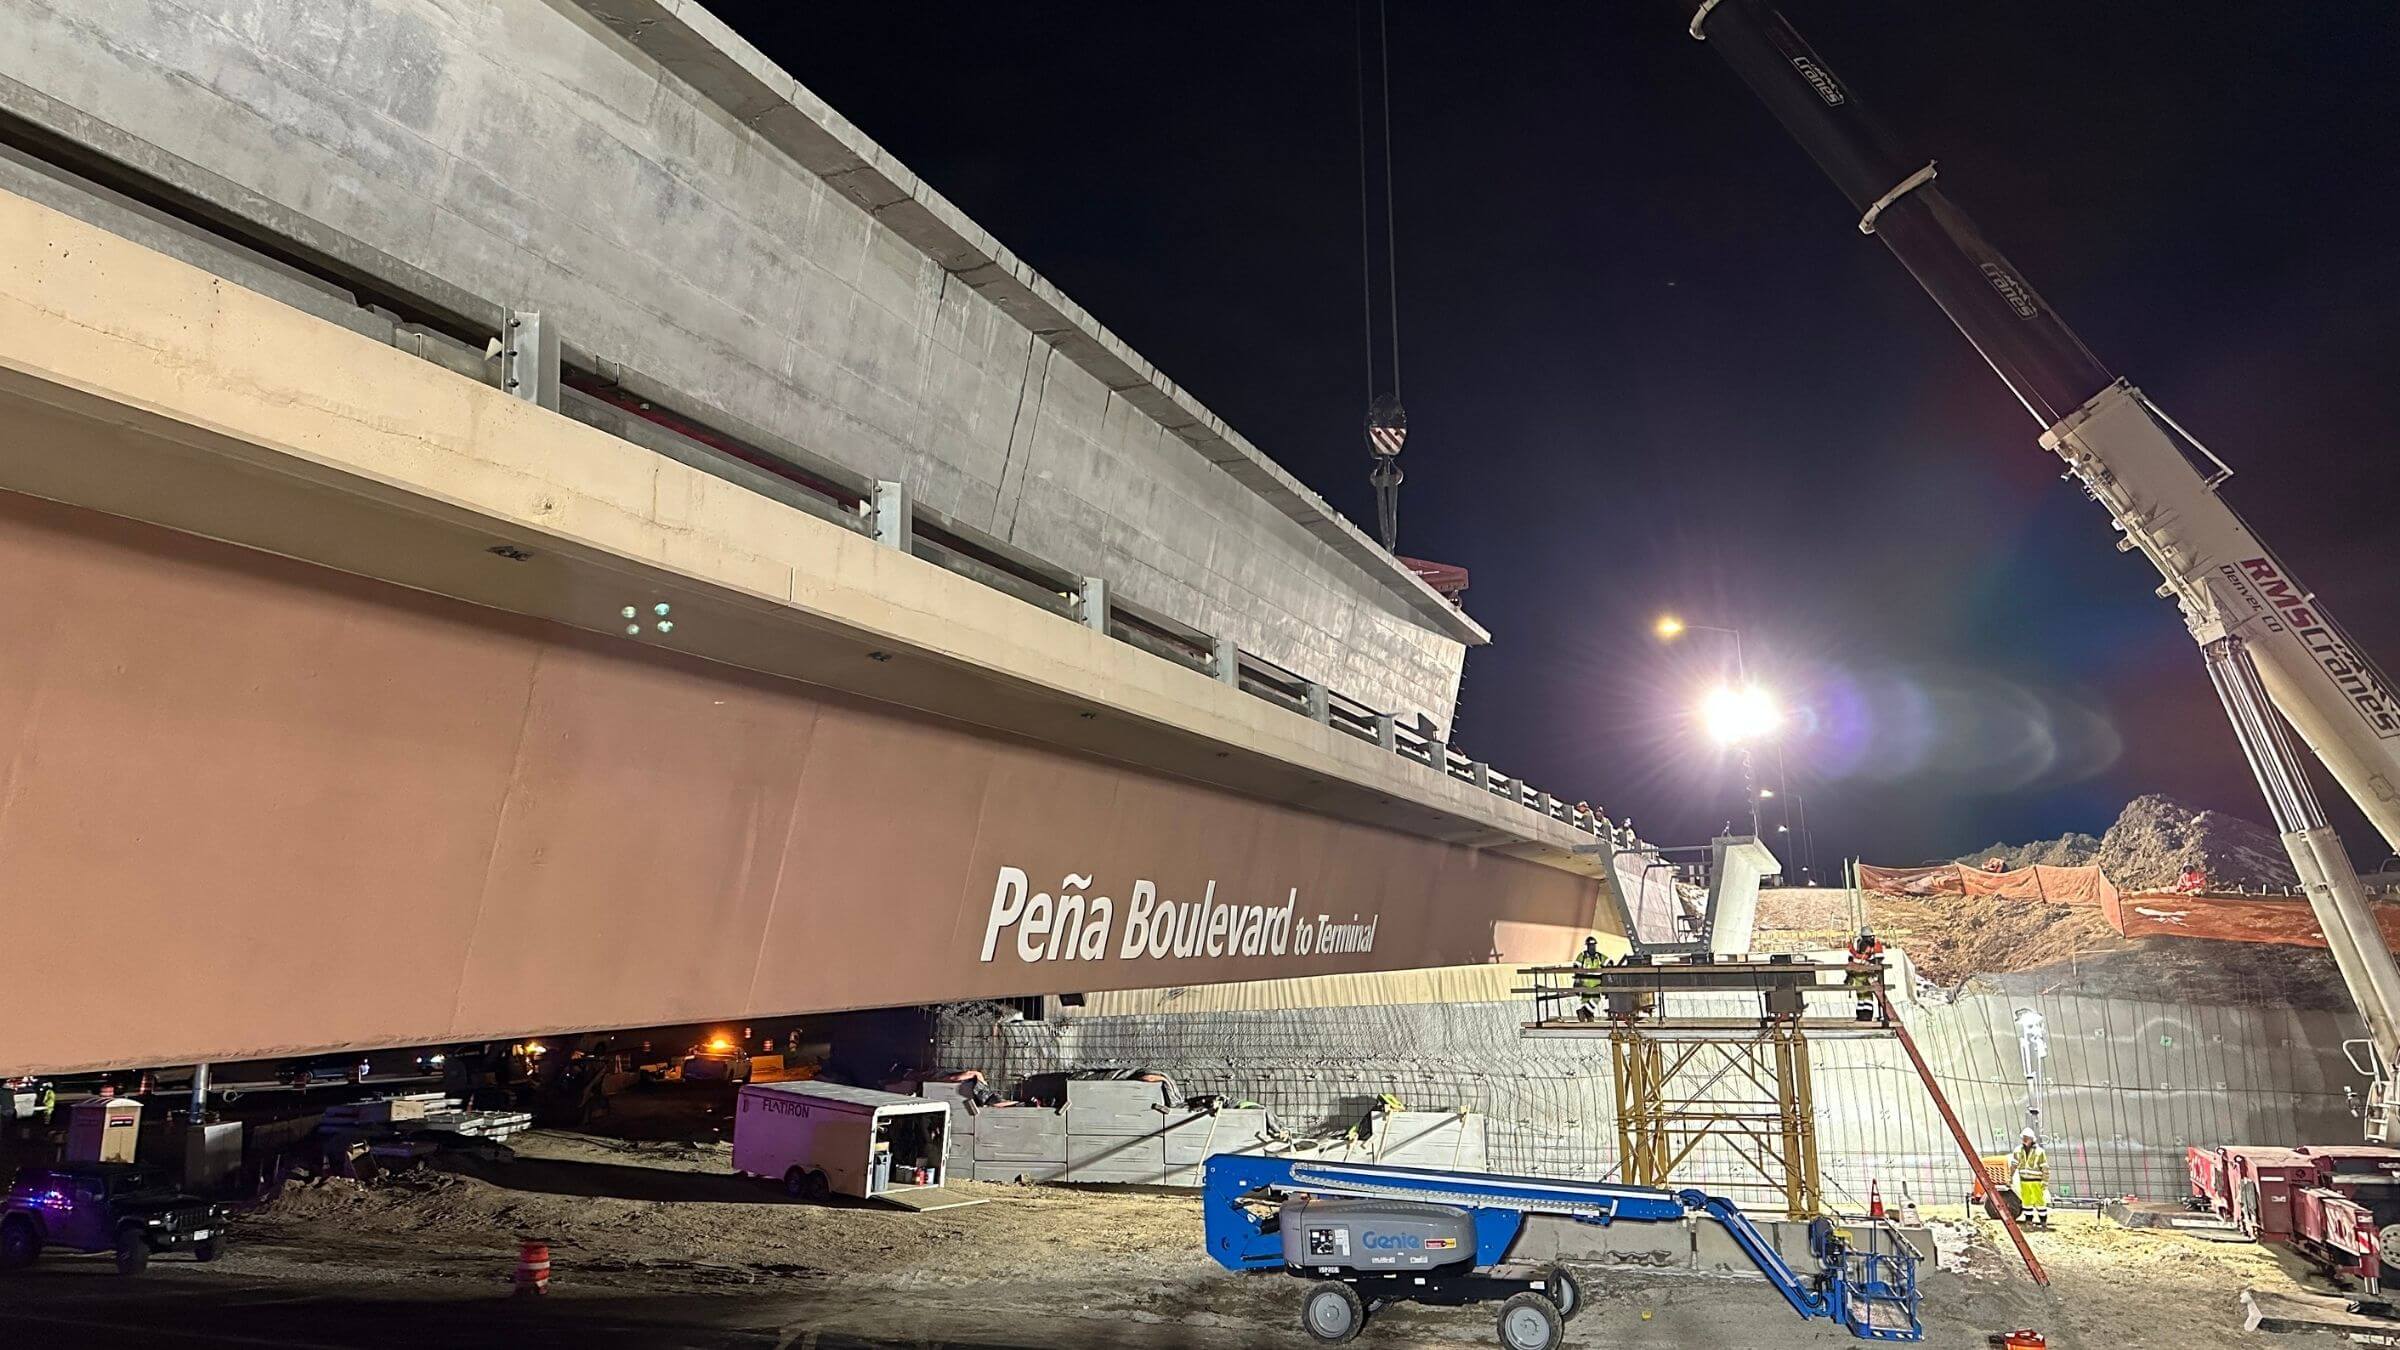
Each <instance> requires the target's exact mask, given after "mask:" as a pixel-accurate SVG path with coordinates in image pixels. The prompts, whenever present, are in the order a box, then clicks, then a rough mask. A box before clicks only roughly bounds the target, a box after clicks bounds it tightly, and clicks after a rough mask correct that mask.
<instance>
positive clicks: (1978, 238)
mask: <svg viewBox="0 0 2400 1350" xmlns="http://www.w3.org/2000/svg"><path fill="white" fill-rule="evenodd" d="M1683 3H1684V5H1685V11H1686V13H1687V14H1688V15H1689V17H1690V33H1691V35H1692V36H1693V37H1695V38H1699V39H1701V40H1703V41H1706V42H1707V43H1708V44H1709V45H1710V46H1711V47H1713V48H1715V49H1717V51H1718V52H1719V54H1720V55H1722V56H1723V57H1724V58H1725V60H1726V62H1727V63H1728V64H1729V65H1731V66H1732V67H1733V69H1734V72H1735V73H1736V74H1737V75H1739V76H1740V77H1741V78H1742V81H1743V82H1744V83H1745V84H1747V85H1748V86H1749V87H1750V88H1751V90H1752V92H1754V93H1756V94H1757V95H1758V96H1759V98H1760V100H1761V101H1762V102H1764V103H1765V104H1766V105H1767V108H1768V110H1769V111H1770V112H1772V113H1773V114H1774V115H1775V117H1776V120H1778V121H1780V122H1781V123H1783V125H1784V127H1785V129H1786V130H1788V131H1790V132H1791V133H1792V135H1793V137H1794V138H1795V139H1797V140H1798V141H1799V142H1800V143H1801V145H1802V146H1803V148H1805V149H1806V150H1808V152H1809V153H1810V155H1811V156H1812V157H1814V158H1815V159H1816V161H1817V163H1818V165H1819V166H1820V167H1821V168H1823V169H1824V170H1825V171H1826V173H1827V174H1828V175H1829V176H1830V177H1832V178H1833V180H1834V182H1835V184H1836V186H1838V187H1840V188H1841V189H1842V191H1843V193H1844V194H1845V195H1846V196H1848V197H1849V198H1850V201H1851V203H1852V205H1853V206H1855V207H1856V208H1857V209H1858V210H1859V211H1860V212H1861V215H1860V217H1859V221H1858V228H1859V230H1860V232H1861V233H1865V234H1871V235H1875V236H1877V237H1878V238H1880V239H1881V240H1882V241H1883V242H1884V244H1885V245H1886V246H1888V247H1889V248H1890V249H1891V251H1892V253H1893V254H1894V256H1896V257H1897V258H1899V260H1900V262H1901V263H1902V264H1903V265H1904V266H1906V267H1907V268H1908V270H1909V272H1910V273H1911V274H1912V275H1913V276H1915V277H1916V279H1917V281H1918V283H1919V284H1920V285H1922V286H1923V287H1924V288H1925V290H1926V292H1927V293H1928V294H1930V295H1931V296H1932V297H1933V299H1934V301H1935V303H1937V304H1939V305H1940V306H1941V307H1942V309H1943V311H1944V312H1945V313H1947V314H1948V315H1949V316H1950V319H1951V321H1952V322H1953V323H1955V324H1957V325H1958V328H1959V331H1961V332H1962V333H1964V334H1965V335H1966V336H1967V338H1968V340H1969V341H1971V342H1973V343H1974V344H1975V346H1976V348H1977V350H1979V351H1980V352H1982V354H1983V356H1984V359H1985V360H1987V361H1989V362H1990V363H1991V366H1992V369H1993V370H1994V371H1995V372H1996V373H1998V374H1999V376H2000V377H2001V379H2002V380H2003V381H2004V382H2005V383H2006V384H2007V385H2008V386H2009V388H2010V390H2011V391H2012V392H2014V393H2015V394H2016V395H2017V397H2018V399H2019V400H2020V401H2021V402H2023V403H2024V405H2025V407H2026V409H2027V411H2029V412H2031V413H2032V414H2033V416H2034V418H2035V420H2036V421H2037V422H2039V423H2040V424H2041V426H2042V428H2043V430H2042V436H2041V443H2042V445H2043V446H2044V447H2045V448H2047V449H2049V450H2051V451H2052V452H2054V453H2055V454H2057V455H2058V456H2059V457H2060V459H2062V460H2063V461H2065V463H2066V466H2067V472H2068V474H2069V475H2071V476H2072V477H2074V478H2075V479H2076V480H2077V481H2079V482H2080V483H2081V484H2082V485H2083V487H2084V490H2085V492H2086V493H2087V494H2088V495H2089V496H2090V497H2091V498H2092V499H2093V500H2094V501H2097V502H2098V503H2100V505H2101V506H2103V507H2104V508H2106V509H2107V511H2108V513H2109V518H2110V521H2111V523H2112V524H2113V525H2114V526H2115V528H2116V529H2117V530H2118V531H2119V532H2120V533H2121V534H2122V536H2123V538H2121V539H2120V540H2119V541H2118V545H2117V546H2118V548H2120V549H2122V550H2124V551H2127V552H2138V553H2140V554H2141V555H2142V556H2143V557H2145V558H2147V559H2149V560H2150V563H2151V565H2152V566H2154V567H2156V568H2157V569H2158V572H2159V574H2160V576H2161V577H2162V578H2163V580H2162V581H2161V583H2160V585H2159V587H2158V594H2159V595H2160V596H2161V597H2162V598H2167V599H2172V600H2174V601H2175V602H2176V604H2177V606H2178V607H2179V608H2180V609H2181V610H2182V612H2183V619H2184V624H2185V626H2186V627H2187V628H2189V629H2190V630H2191V634H2192V638H2193V640H2194V641H2195V642H2197V643H2198V644H2199V646H2200V649H2201V652H2202V654H2203V655H2204V657H2205V658H2206V660H2207V664H2208V670H2209V677H2210V679H2211V680H2212V681H2213V682H2214V683H2215V685H2216V687H2217V693H2218V696H2219V698H2220V700H2221V701H2222V702H2223V703H2224V705H2225V711H2226V715H2227V717H2228V718H2229V719H2230V720H2231V721H2232V723H2233V727H2234V733H2235V736H2236V737H2237V739H2239V741H2240V742H2241V746H2242V752H2243V754H2244V755H2245V756H2247V757H2248V759H2249V761H2250V766H2251V769H2252V771H2253V773H2254V774H2255V775H2256V777H2257V779H2258V783H2259V788H2260V790H2261V791H2262V792H2263V793H2264V794H2265V795H2266V798H2267V803H2268V805H2269V807H2270V808H2271V809H2272V810H2273V812H2274V816H2275V824H2276V829H2277V830H2278V831H2279V832H2280V833H2281V835H2282V837H2283V844H2284V848H2285V850H2286V851H2287V852H2288V853H2289V854H2290V855H2291V859H2292V865H2293V867H2294V869H2295V870H2296V871H2297V872H2298V873H2299V876H2300V880H2301V884H2302V888H2303V889H2304V890H2305V891H2306V893H2307V896H2308V901H2309V905H2310V907H2311V909H2312V910H2313V912H2314V913H2315V916H2316V919H2317V922H2318V926H2319V927H2320V928H2321V929H2322V930H2323V931H2324V934H2325V940H2326V945H2327V946H2328V947H2329V948H2330V949H2331V950H2332V953H2333V958H2334V962H2335V964H2336V965H2337V966H2338V967H2339V968H2340V970H2341V974H2342V979H2343V981H2344V983H2345V984H2346V985H2347V986H2348V988H2349V992H2350V995H2351V997H2352V999H2353V1000H2354V1001H2355V1002H2356V1003H2357V1005H2358V1009H2359V1013H2360V1016H2361V1017H2362V1018H2363V1019H2364V1020H2365V1021H2366V1024H2367V1030H2368V1041H2367V1042H2365V1043H2359V1044H2355V1045H2354V1047H2352V1049H2353V1053H2352V1056H2351V1058H2352V1061H2353V1063H2355V1064H2357V1065H2358V1067H2359V1069H2360V1070H2361V1071H2362V1072H2365V1073H2367V1074H2369V1075H2370V1076H2371V1077H2372V1079H2373V1087H2372V1089H2371V1091H2370V1093H2369V1097H2368V1106H2367V1110H2366V1112H2365V1118H2366V1132H2367V1136H2368V1138H2370V1139H2371V1140H2374V1141H2375V1142H2378V1143H2391V1142H2395V1140H2400V1119H2396V1118H2395V1114H2396V1112H2395V1109H2394V1108H2395V1106H2400V1103H2393V1104H2387V1101H2386V1099H2387V1097H2390V1096H2393V1095H2394V1093H2393V1092H2392V1084H2393V1082H2394V1081H2395V1075H2396V1074H2400V964H2395V963H2394V961H2393V959H2392V954H2391V950H2390V947H2389V946H2388V945H2387V943H2386V942H2385V940H2384V937H2383V934H2382V931H2381V930H2380V928H2379V927H2378V926H2377V924H2376V920H2375V914H2374V911H2373V909H2372V908H2371V907H2370V906H2369V904H2368V903H2367V898H2366V895H2365V892H2364V890H2363V888H2362V887H2361V886H2360V884H2359V880H2358V875H2357V872H2356V871H2355V870H2354V869H2353V868H2352V866H2351V864H2350V858H2349V855H2348V854H2347V853H2346V852H2345V851H2344V850H2343V848H2342V844H2341V841H2340V839H2339V838H2337V837H2336V836H2335V834H2334V832H2333V830H2332V828H2331V827H2330V826H2329V825H2328V824H2327V823H2326V820H2325V815H2324V811H2323V809H2322V808H2321V807H2320V806H2319V805H2318V802H2317V799H2316V794H2315V792H2314V790H2313V789H2312V788H2311V787H2310V785H2309V780H2308V774H2307V770H2306V768H2305V766H2304V765H2303V764H2302V762H2301V760H2300V758H2299V756H2297V755H2296V754H2295V753H2293V750H2292V748H2291V742H2290V739H2289V737H2288V736H2287V735H2286V734H2285V728H2286V726H2287V725H2288V726H2289V728H2290V729H2291V730H2293V731H2297V732H2298V733H2299V735H2300V739H2301V740H2302V742H2304V743H2305V744H2306V745H2307V746H2308V747H2309V749H2310V750H2312V751H2313V752H2315V754H2316V756H2317V758H2318V760H2319V761H2320V762H2322V763H2323V764H2324V765H2325V768H2326V770H2327V772H2328V773H2330V774H2331V775H2332V776H2333V779H2334V781H2335V782H2336V783H2337V784H2339V785H2340V787H2341V789H2342V790H2343V791H2344V792H2345V793H2347V794H2348V795H2349V796H2350V799H2351V800H2352V801H2354V802H2356V803H2357V804H2358V807H2359V809H2360V810H2361V811H2363V812H2365V814H2366V816H2367V819H2368V820H2369V821H2370V822H2372V823H2373V825H2374V827H2375V829H2376V830H2377V831H2378V832H2379V833H2381V834H2382V836H2383V838H2384V840H2385V842H2386V843H2387V844H2388V845H2389V846H2390V847H2391V848H2392V849H2393V850H2395V851H2400V786H2396V785H2400V696H2395V694H2394V692H2393V688H2392V684H2391V681H2390V680H2388V679H2387V678H2385V676H2384V675H2383V674H2382V672H2381V671H2380V670H2379V669H2377V667H2376V666H2375V664H2374V662H2373V661H2371V660H2370V659H2368V658H2367V656H2366V655H2365V654H2364V653H2363V652H2360V651H2359V650H2358V648H2357V647H2356V646H2355V645H2354V644H2352V643H2351V642H2350V640H2349V639H2348V638H2347V637H2345V636H2343V634H2342V631H2341V629H2340V627H2339V626H2338V625H2336V624H2335V623H2334V621H2333V618H2332V616H2331V615H2329V614H2327V613H2326V611H2325V609H2324V607H2323V605H2321V604H2320V603H2319V602H2318V600H2317V597H2316V595H2315V593H2314V592H2311V591H2310V590H2309V589H2308V588H2307V587H2306V586H2304V585H2302V584H2301V583H2300V581H2299V579H2298V578H2296V577H2295V576H2293V574H2292V572H2291V569H2290V568H2288V567H2286V566H2284V564H2283V563H2282V562H2281V561H2280V560H2279V559H2277V558H2276V557H2275V555H2274V554H2272V553H2271V552H2269V551H2268V550H2267V549H2266V547H2265V546H2264V545H2262V544H2261V543H2260V542H2259V541H2258V538H2257V536H2256V535H2254V534H2253V533H2252V532H2251V530H2250V528H2249V527H2248V526H2247V525H2245V524H2243V523H2242V520H2241V518H2240V517H2239V516H2237V515H2235V514H2234V511H2233V508H2232V507H2230V506H2228V505H2227V504H2226V503H2225V501H2224V500H2223V498H2222V497H2221V496H2220V495H2219V494H2218V488H2219V487H2220V486H2222V485H2223V483H2224V482H2225V480H2226V479H2228V478H2230V477H2231V476H2232V472H2233V471H2232V470H2231V469H2230V468H2228V467H2226V465H2225V464H2224V462H2223V461H2222V460H2219V459H2217V457H2216V456H2215V455H2213V454H2211V453H2209V451H2208V450H2207V448H2206V447H2204V446H2202V445H2201V444H2200V443H2199V442H2197V441H2196V440H2193V439H2192V438H2191V437H2190V436H2189V435H2187V434H2185V433H2184V432H2183V431H2182V430H2181V428H2179V427H2177V426H2176V425H2175V423H2174V422H2173V421H2172V420H2171V419H2169V418H2168V417H2167V416H2166V414H2165V413H2163V412H2161V411H2159V409H2158V408H2157V407H2156V406H2155V405H2153V404H2152V403H2151V402H2150V401H2149V400H2148V399H2147V398H2145V397H2143V395H2142V393H2141V391H2140V390H2139V389H2136V388H2135V387H2133V386H2132V385H2131V384H2129V383H2127V382H2126V381H2124V380H2122V379H2120V378H2118V377H2117V376H2116V375H2115V374H2113V373H2112V372H2110V371H2109V370H2108V368H2107V367H2105V366H2103V365H2102V364H2101V363H2100V362H2099V360H2098V358H2096V357H2094V356H2093V355H2092V354H2091V351H2090V350H2089V349H2088V348H2086V347H2085V346H2084V345H2083V342H2082V340H2081V339H2079V338H2077V337H2076V336H2075V334H2074V332H2073V330H2071V329H2069V328H2068V327H2067V325H2066V322H2065V321H2064V320H2063V319H2061V318H2059V316H2058V315H2057V314H2056V313H2055V312H2054V311H2052V310H2051V309H2050V308H2049V306H2048V305H2047V304H2046V303H2044V302H2043V300H2042V298H2041V297H2040V295H2038V294H2037V293H2035V291H2034V290H2033V288H2032V286H2031V285H2029V284H2028V283H2027V282H2026V281H2025V279H2024V278H2023V276H2022V275H2020V274H2019V273H2018V272H2017V271H2016V269H2015V268H2014V267H2013V266H2011V265H2010V264H2009V262H2008V260H2007V259H2006V258H2004V257H2002V256H2001V255H2000V253H1999V251H1998V250H1997V249H1994V248H1993V247H1992V246H1991V245H1990V244H1988V243H1986V242H1985V241H1984V239H1983V237H1982V235H1981V234H1980V233H1979V232H1978V231H1977V230H1976V228H1975V226H1974V224H1973V223H1972V222H1971V221H1969V220H1968V219H1967V218H1966V216H1965V215H1964V214H1963V213H1961V212H1960V211H1959V210H1958V209H1957V208H1956V207H1955V206H1953V205H1951V204H1950V202H1949V201H1948V199H1947V198H1946V197H1944V196H1943V194H1942V192H1941V190H1940V188H1939V187H1937V186H1936V185H1935V180H1936V178H1937V177H1938V174H1937V171H1936V168H1935V166H1934V165H1933V164H1931V163H1921V162H1918V161H1914V160H1911V159H1909V158H1907V157H1905V156H1904V155H1902V154H1900V153H1899V151H1898V149H1897V147H1896V144H1895V143H1894V142H1893V141H1892V139H1891V138H1890V137H1889V136H1888V135H1887V134H1886V133H1885V132H1884V130H1883V128H1882V127H1881V126H1879V125H1878V124H1876V123H1875V122H1874V121H1873V120H1872V119H1870V118H1868V117H1867V116H1866V115H1865V114H1864V113H1863V112H1862V111H1861V110H1860V108H1859V106H1858V101H1857V96H1856V94H1855V92H1854V91H1853V90H1852V89H1851V88H1850V87H1849V86H1848V85H1847V84H1846V83H1844V82H1843V81H1842V80H1841V78H1840V77H1839V76H1837V75H1836V74H1835V73H1834V72H1833V70H1832V68H1831V67H1830V66H1828V65H1827V64H1826V63H1825V61H1824V59H1823V58H1822V57H1820V56H1818V55H1817V53H1816V52H1815V51H1814V50H1812V49H1811V48H1810V47H1809V46H1808V44H1807V42H1806V41H1804V40H1803V39H1802V38H1801V37H1800V36H1799V34H1798V33H1797V32H1795V31H1793V29H1792V27H1791V25H1790V24H1789V23H1787V22H1786V21H1785V20H1784V18H1783V16H1782V15H1781V14H1779V13H1777V12H1776V10H1775V9H1774V7H1773V5H1772V3H1771V2H1770V0H1683ZM2362 1052H2371V1053H2362Z"/></svg>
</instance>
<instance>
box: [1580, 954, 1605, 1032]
mask: <svg viewBox="0 0 2400 1350" xmlns="http://www.w3.org/2000/svg"><path fill="white" fill-rule="evenodd" d="M1607 964H1608V958H1607V957H1605V956H1602V955H1601V954H1600V939H1598V938H1596V937H1587V938H1585V939H1584V940H1583V950H1582V951H1580V952H1577V953H1576V954H1575V994H1576V997H1577V999H1578V1000H1579V1001H1578V1002H1577V1004H1576V1007H1575V1016H1576V1018H1577V1019H1578V1020H1581V1021H1585V1022H1589V1021H1591V1020H1592V1002H1593V1000H1595V999H1597V998H1599V997H1600V968H1601V967H1602V966H1605V965H1607Z"/></svg>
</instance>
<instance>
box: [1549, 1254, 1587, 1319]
mask: <svg viewBox="0 0 2400 1350" xmlns="http://www.w3.org/2000/svg"><path fill="white" fill-rule="evenodd" d="M1542 1285H1543V1287H1544V1289H1545V1290H1546V1291H1547V1292H1548V1293H1549V1295H1550V1301H1551V1302H1552V1303H1555V1304H1557V1305H1558V1316H1559V1320H1560V1321H1562V1322H1572V1321H1574V1320H1575V1314H1577V1313H1579V1312H1582V1311H1583V1285H1582V1284H1580V1283H1578V1282H1577V1281H1576V1279H1575V1274H1574V1272H1573V1271H1570V1270H1568V1269H1567V1268H1566V1267H1565V1266H1552V1267H1550V1268H1549V1269H1548V1270H1545V1271H1543V1272H1542Z"/></svg>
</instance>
